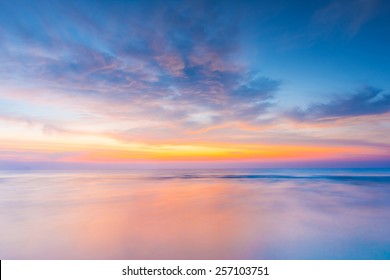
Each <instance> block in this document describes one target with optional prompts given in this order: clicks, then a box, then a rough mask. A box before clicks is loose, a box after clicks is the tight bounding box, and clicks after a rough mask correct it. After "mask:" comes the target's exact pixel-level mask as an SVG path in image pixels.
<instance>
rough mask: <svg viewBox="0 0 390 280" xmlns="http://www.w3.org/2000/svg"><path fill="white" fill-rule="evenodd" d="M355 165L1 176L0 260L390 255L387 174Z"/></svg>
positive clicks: (389, 199)
mask: <svg viewBox="0 0 390 280" xmlns="http://www.w3.org/2000/svg"><path fill="white" fill-rule="evenodd" d="M278 172H279V173H278ZM348 172H349V173H348V174H346V173H345V171H344V172H341V171H339V172H333V175H332V174H320V175H318V172H313V171H305V174H302V171H299V172H292V171H291V170H289V171H284V173H283V172H282V171H280V170H278V171H277V172H271V173H270V174H264V171H232V170H229V171H221V170H219V171H201V170H197V171H196V170H192V171H148V172H146V171H145V172H129V171H127V172H106V173H97V172H84V173H83V172H79V173H75V172H57V173H51V172H32V173H22V174H21V173H2V174H0V178H1V180H0V195H1V197H0V210H1V212H0V225H1V229H2V230H1V235H0V258H1V259H390V235H389V233H390V188H389V183H388V182H389V180H388V179H389V178H390V175H389V176H387V175H388V174H387V173H386V172H385V171H383V170H382V171H381V172H380V173H374V174H371V173H369V174H367V173H364V172H363V173H362V171H358V174H355V173H356V172H355V171H354V172H355V173H354V172H352V171H348ZM351 172H352V173H351ZM291 173H293V174H291ZM362 174H363V175H362Z"/></svg>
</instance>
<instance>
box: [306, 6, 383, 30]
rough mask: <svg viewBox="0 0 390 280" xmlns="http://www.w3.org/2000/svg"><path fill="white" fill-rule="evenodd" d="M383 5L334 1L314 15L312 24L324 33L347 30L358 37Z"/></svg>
mask: <svg viewBox="0 0 390 280" xmlns="http://www.w3.org/2000/svg"><path fill="white" fill-rule="evenodd" d="M382 4H383V1H381V0H359V1H355V0H333V1H330V2H329V4H327V5H326V6H324V7H322V8H321V9H318V10H317V11H316V13H314V15H313V18H312V22H313V24H314V25H315V26H316V27H317V28H319V29H320V30H322V32H324V33H326V32H333V31H335V30H337V29H340V28H341V29H342V30H345V31H346V32H347V33H348V34H349V35H350V36H354V35H356V34H357V33H358V32H359V30H360V28H361V27H362V26H363V25H364V24H366V23H367V22H368V21H369V20H370V19H371V18H372V17H373V16H374V15H375V14H376V13H378V12H379V8H380V7H381V6H383V5H382Z"/></svg>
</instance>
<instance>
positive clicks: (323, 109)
mask: <svg viewBox="0 0 390 280" xmlns="http://www.w3.org/2000/svg"><path fill="white" fill-rule="evenodd" d="M387 112H390V93H388V92H385V91H384V90H381V89H378V88H374V87H365V88H363V89H361V90H358V91H356V92H354V93H353V94H342V95H340V96H338V97H336V98H335V99H333V100H331V101H329V102H327V103H316V104H312V105H311V106H309V107H308V108H307V109H300V108H295V109H294V110H292V111H290V112H288V113H287V115H288V116H289V117H291V118H293V119H296V120H299V121H331V120H334V119H338V118H345V117H355V116H365V115H378V114H384V113H387Z"/></svg>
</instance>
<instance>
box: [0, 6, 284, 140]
mask: <svg viewBox="0 0 390 280" xmlns="http://www.w3.org/2000/svg"><path fill="white" fill-rule="evenodd" d="M15 7H16V6H13V5H8V7H7V9H5V10H4V12H3V13H5V11H8V12H9V14H12V17H10V16H9V15H7V14H3V15H2V16H3V17H0V18H1V19H0V23H2V24H3V26H4V38H5V41H6V44H5V47H4V49H3V51H1V52H0V58H1V59H2V61H4V63H3V64H2V65H0V74H1V75H0V77H1V79H2V80H4V81H7V83H13V86H14V87H17V86H20V87H30V89H31V90H32V89H37V88H45V89H46V91H51V92H52V93H51V94H52V95H56V96H58V102H63V101H64V106H65V104H66V103H68V104H69V103H72V102H73V105H71V106H68V107H67V108H68V109H70V110H76V111H83V112H86V113H87V114H91V115H99V116H104V117H105V118H107V119H109V120H111V121H112V122H113V123H115V122H122V121H125V120H128V121H129V122H130V121H133V120H134V121H135V120H143V121H148V122H152V123H154V125H155V126H160V127H161V126H164V124H163V123H165V124H168V123H169V124H175V125H176V133H181V132H182V131H188V130H191V129H194V130H198V129H200V128H206V127H208V126H215V125H221V124H222V123H227V122H231V121H243V122H248V123H258V122H259V121H260V119H261V118H262V116H264V115H266V114H267V113H268V112H269V110H268V109H269V108H270V106H272V102H273V99H274V96H275V94H276V93H277V91H278V90H279V87H280V85H281V82H280V81H278V80H274V79H272V78H270V77H267V76H264V75H262V74H260V73H258V72H253V71H251V70H250V69H249V68H248V66H247V65H245V63H243V62H242V61H240V60H239V59H238V57H239V54H240V52H241V49H240V40H239V37H238V30H239V28H240V15H239V14H237V15H236V13H234V16H233V17H232V13H231V7H225V5H222V3H217V2H215V3H214V2H209V1H184V2H182V1H178V2H175V1H173V2H172V1H171V2H169V3H167V2H159V1H151V2H144V3H127V4H123V5H122V4H121V5H120V7H119V6H117V5H115V4H110V3H108V2H98V3H96V4H94V5H87V4H86V3H78V2H69V3H65V2H62V1H54V2H53V3H51V4H50V5H49V4H48V3H46V2H45V1H42V2H41V3H40V7H37V6H35V5H34V4H32V3H28V2H26V3H23V5H20V7H18V8H15ZM38 8H39V9H38ZM0 13H1V12H0ZM56 14H61V17H57V16H55V15H56ZM29 16H30V17H31V20H30V21H26V20H25V19H26V17H29ZM5 94H6V95H7V93H5ZM35 94H38V95H39V94H40V93H39V92H38V93H36V91H34V95H35ZM34 98H36V96H33V95H31V97H28V98H27V100H26V101H28V99H34ZM132 128H133V127H126V126H125V125H124V126H122V129H121V130H122V131H123V133H126V134H127V133H128V131H134V130H132ZM146 128H150V126H149V125H148V126H146ZM106 132H107V133H113V134H116V133H117V132H118V131H117V129H116V131H106ZM125 138H126V137H125ZM130 138H131V137H130Z"/></svg>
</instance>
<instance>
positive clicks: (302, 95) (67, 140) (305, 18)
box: [0, 0, 390, 169]
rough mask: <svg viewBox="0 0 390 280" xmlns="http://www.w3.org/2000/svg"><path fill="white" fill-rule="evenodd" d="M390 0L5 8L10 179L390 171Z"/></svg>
mask: <svg viewBox="0 0 390 280" xmlns="http://www.w3.org/2000/svg"><path fill="white" fill-rule="evenodd" d="M389 50H390V1H386V0H382V1H381V0H318V1H316V0H314V1H291V0H285V1H282V0H269V1H211V0H210V1H195V0H194V1H119V0H110V1H81V0H80V1H43V0H41V1H39V0H38V1H19V0H15V1H6V0H0V168H2V169H12V168H17V169H19V168H32V169H34V168H71V167H75V168H83V167H97V166H98V167H99V166H100V167H107V168H108V167H207V168H211V167H390V90H389V89H390V52H389Z"/></svg>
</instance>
